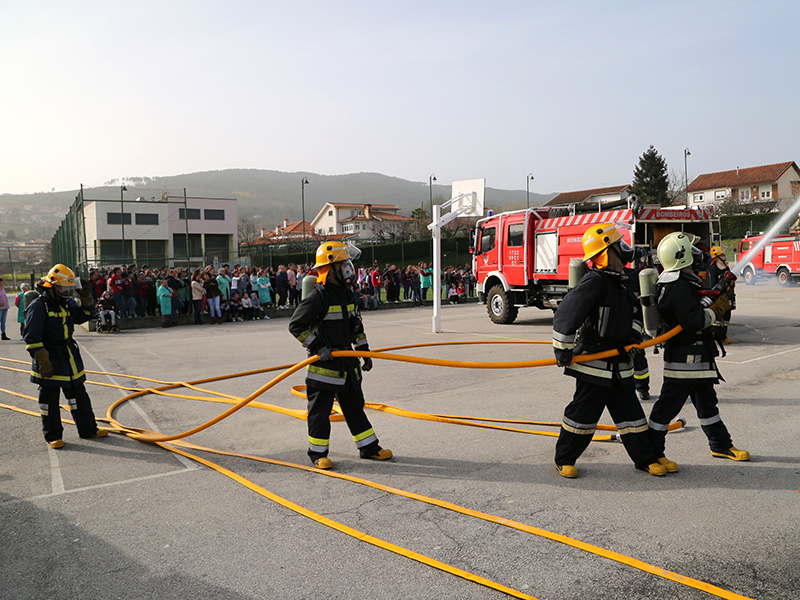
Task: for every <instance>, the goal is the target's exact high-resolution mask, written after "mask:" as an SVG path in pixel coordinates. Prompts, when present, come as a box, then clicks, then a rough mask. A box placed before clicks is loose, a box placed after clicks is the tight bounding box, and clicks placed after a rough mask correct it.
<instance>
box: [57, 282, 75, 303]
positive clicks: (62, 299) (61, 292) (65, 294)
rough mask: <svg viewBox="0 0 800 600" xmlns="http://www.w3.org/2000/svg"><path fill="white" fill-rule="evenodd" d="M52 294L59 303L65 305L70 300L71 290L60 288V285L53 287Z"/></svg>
mask: <svg viewBox="0 0 800 600" xmlns="http://www.w3.org/2000/svg"><path fill="white" fill-rule="evenodd" d="M53 293H54V294H55V296H56V298H57V299H58V301H59V303H61V304H64V305H66V304H67V303H68V302H69V301H70V300H72V288H65V287H61V286H60V285H55V286H53Z"/></svg>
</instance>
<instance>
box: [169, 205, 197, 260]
mask: <svg viewBox="0 0 800 600" xmlns="http://www.w3.org/2000/svg"><path fill="white" fill-rule="evenodd" d="M190 210H191V209H190ZM186 237H187V236H186V234H185V233H174V234H172V248H173V250H172V253H173V255H175V256H176V257H186ZM188 237H189V256H190V257H198V256H202V247H203V246H202V241H201V237H200V234H198V233H192V234H189V236H188Z"/></svg>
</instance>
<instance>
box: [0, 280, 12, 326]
mask: <svg viewBox="0 0 800 600" xmlns="http://www.w3.org/2000/svg"><path fill="white" fill-rule="evenodd" d="M8 308H9V304H8V296H7V295H6V289H5V288H4V287H3V278H2V277H0V333H2V335H0V340H10V339H11V338H10V337H8V336H7V335H6V317H7V316H8Z"/></svg>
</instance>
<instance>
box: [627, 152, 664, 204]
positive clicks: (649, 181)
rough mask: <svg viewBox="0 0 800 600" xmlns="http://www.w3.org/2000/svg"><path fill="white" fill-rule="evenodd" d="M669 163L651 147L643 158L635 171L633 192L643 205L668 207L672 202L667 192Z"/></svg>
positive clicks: (632, 185)
mask: <svg viewBox="0 0 800 600" xmlns="http://www.w3.org/2000/svg"><path fill="white" fill-rule="evenodd" d="M668 189H669V182H668V181H667V161H665V160H664V157H662V156H661V155H660V154H659V153H658V151H657V150H656V149H655V148H654V147H653V146H650V148H648V149H647V150H646V151H645V153H644V154H642V156H641V157H639V164H638V165H637V166H636V168H635V169H634V171H633V183H632V184H631V192H632V193H633V194H636V197H637V198H638V199H639V202H642V203H643V204H660V205H661V206H668V205H669V202H670V198H669V195H668V194H667V190H668Z"/></svg>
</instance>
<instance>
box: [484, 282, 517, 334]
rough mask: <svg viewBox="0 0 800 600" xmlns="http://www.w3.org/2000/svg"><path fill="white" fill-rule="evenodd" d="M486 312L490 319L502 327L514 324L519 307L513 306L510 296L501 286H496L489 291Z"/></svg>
mask: <svg viewBox="0 0 800 600" xmlns="http://www.w3.org/2000/svg"><path fill="white" fill-rule="evenodd" d="M486 310H487V311H488V313H489V318H490V319H491V320H492V321H494V322H495V323H499V324H501V325H508V324H510V323H513V322H514V320H515V319H516V318H517V312H518V309H517V307H516V306H514V305H513V304H511V302H510V301H509V299H508V294H507V293H506V291H505V290H504V289H503V287H502V286H500V285H495V286H493V287H492V288H491V289H490V290H489V294H488V296H487V297H486Z"/></svg>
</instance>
